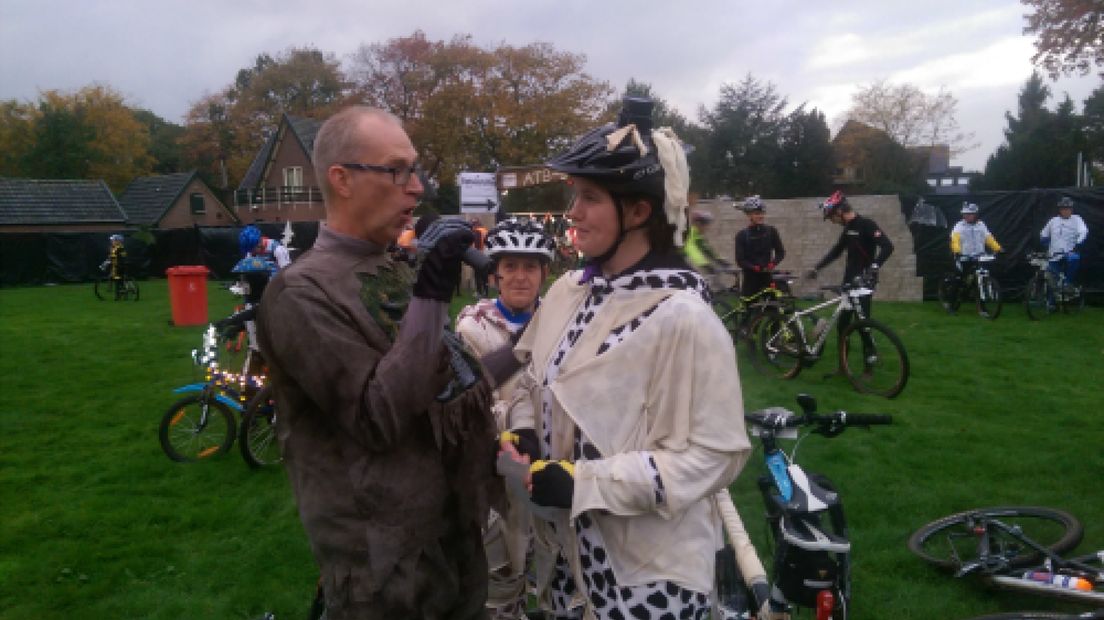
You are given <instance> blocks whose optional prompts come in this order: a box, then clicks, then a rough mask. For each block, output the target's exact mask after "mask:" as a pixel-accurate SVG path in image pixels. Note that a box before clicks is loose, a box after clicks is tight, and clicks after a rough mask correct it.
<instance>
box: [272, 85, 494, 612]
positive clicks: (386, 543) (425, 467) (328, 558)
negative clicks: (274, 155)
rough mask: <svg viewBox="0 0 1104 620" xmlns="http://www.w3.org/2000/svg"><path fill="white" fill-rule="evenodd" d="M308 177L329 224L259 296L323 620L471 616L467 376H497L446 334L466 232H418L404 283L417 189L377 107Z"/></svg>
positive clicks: (474, 480) (473, 427)
mask: <svg viewBox="0 0 1104 620" xmlns="http://www.w3.org/2000/svg"><path fill="white" fill-rule="evenodd" d="M313 165H314V172H315V176H316V178H317V182H318V184H319V186H320V187H321V189H322V194H323V199H324V201H325V205H326V223H325V226H324V227H322V228H321V229H320V230H319V233H318V239H317V240H316V241H315V244H314V247H313V248H312V249H311V250H310V251H308V252H306V253H305V254H304V255H303V256H302V257H301V258H300V259H299V260H298V261H296V262H295V263H294V264H292V265H291V266H290V267H289V268H288V269H286V270H284V271H281V272H280V273H279V274H278V275H277V276H276V277H275V278H274V279H273V281H272V282H271V283H270V284H269V286H268V288H267V290H266V291H265V295H264V302H263V303H262V304H261V312H260V321H259V338H260V343H261V350H262V352H263V353H264V355H265V358H266V359H267V360H268V362H269V365H270V368H269V370H270V376H271V378H272V384H273V386H274V389H275V400H276V402H278V403H279V406H280V426H279V429H278V437H279V441H280V448H281V451H282V452H283V456H284V464H285V466H286V468H287V472H288V477H289V478H290V481H291V486H292V490H293V491H294V493H295V498H296V502H297V504H298V508H299V516H300V518H301V519H302V521H303V526H304V529H305V530H306V533H307V536H308V538H309V539H310V543H311V549H312V551H313V553H314V557H315V560H316V561H317V562H318V565H319V568H320V571H321V574H322V578H321V591H322V595H323V598H324V602H325V607H326V617H327V618H328V619H329V620H343V619H347V618H358V619H376V618H379V619H383V618H450V619H456V620H463V619H467V618H477V617H482V615H483V603H484V600H485V599H486V589H487V563H486V558H485V556H484V553H483V547H482V539H481V535H480V528H481V526H482V525H484V524H485V523H486V515H487V506H488V504H489V502H490V500H491V495H492V494H493V493H494V491H493V489H494V488H495V487H494V485H492V484H491V482H492V481H493V480H494V472H493V469H492V467H493V465H492V462H493V459H494V453H495V450H496V446H495V443H494V441H493V438H494V434H495V425H494V420H493V417H492V415H491V413H490V402H491V388H490V384H489V382H488V380H487V379H486V378H484V377H483V376H482V374H481V370H480V369H481V368H483V367H493V364H491V362H487V366H482V365H480V364H479V363H476V362H475V360H474V359H473V358H471V357H470V356H469V355H468V354H467V353H466V351H465V350H464V349H462V348H458V347H456V346H454V345H450V342H452V341H450V340H449V338H448V335H447V334H446V332H444V329H443V326H444V325H445V323H446V322H447V319H448V302H449V301H450V300H451V297H452V293H453V291H455V289H456V284H457V281H458V279H459V275H460V257H461V255H462V253H463V251H464V250H465V249H467V248H468V246H469V245H470V244H471V242H472V239H473V235H472V231H471V228H470V227H469V226H468V225H467V223H466V222H461V221H456V220H439V221H438V222H435V223H434V224H433V225H431V226H429V227H428V228H427V230H426V231H425V233H424V234H423V235H422V237H421V238H420V239H419V243H418V254H419V260H418V263H419V266H418V268H417V269H416V270H415V269H414V268H413V267H412V266H410V265H409V264H408V263H406V262H403V261H396V260H393V259H392V258H391V256H390V255H389V253H387V252H386V251H385V250H386V248H387V247H388V246H389V245H390V244H392V243H394V242H395V241H396V240H397V239H398V237H399V235H400V234H401V233H402V231H403V230H404V228H406V227H407V226H408V225H409V224H410V222H411V219H412V213H413V211H414V207H415V206H416V204H417V202H418V199H419V196H421V194H422V191H423V186H422V181H421V179H420V178H419V177H418V174H417V172H418V167H417V153H416V151H415V150H414V146H413V145H412V144H411V142H410V138H409V137H407V134H406V132H405V131H404V130H403V127H402V125H401V123H400V121H399V120H398V119H397V118H395V117H394V116H392V115H391V114H389V113H386V112H384V111H381V110H377V109H374V108H367V107H360V106H357V107H351V108H347V109H345V110H343V111H341V112H339V113H337V114H336V115H334V116H333V117H332V118H330V119H329V120H327V121H326V122H325V123H324V124H323V125H322V127H321V129H320V130H319V132H318V135H317V137H316V138H315V144H314V153H313ZM411 285H412V288H411ZM506 352H507V353H509V350H508V349H507V351H506ZM515 364H516V362H515ZM500 487H501V485H499V488H500Z"/></svg>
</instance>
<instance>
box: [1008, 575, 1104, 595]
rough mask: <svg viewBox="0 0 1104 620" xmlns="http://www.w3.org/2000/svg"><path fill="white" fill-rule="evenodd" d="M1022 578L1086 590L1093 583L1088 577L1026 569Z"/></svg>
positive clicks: (1090, 587)
mask: <svg viewBox="0 0 1104 620" xmlns="http://www.w3.org/2000/svg"><path fill="white" fill-rule="evenodd" d="M1023 578H1024V579H1027V580H1029V581H1037V582H1039V583H1049V584H1051V585H1055V586H1058V587H1061V588H1069V589H1071V590H1084V591H1086V592H1089V591H1092V589H1093V584H1092V582H1091V581H1089V580H1088V579H1082V578H1081V577H1074V576H1072V575H1057V574H1055V573H1047V572H1041V571H1028V572H1026V573H1024V574H1023Z"/></svg>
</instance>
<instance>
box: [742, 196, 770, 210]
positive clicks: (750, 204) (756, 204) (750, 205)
mask: <svg viewBox="0 0 1104 620" xmlns="http://www.w3.org/2000/svg"><path fill="white" fill-rule="evenodd" d="M742 208H743V210H744V213H750V212H752V211H766V210H767V205H765V204H763V199H762V198H760V197H759V196H758V195H755V196H748V197H747V198H744V204H743V206H742Z"/></svg>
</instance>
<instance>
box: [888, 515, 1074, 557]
mask: <svg viewBox="0 0 1104 620" xmlns="http://www.w3.org/2000/svg"><path fill="white" fill-rule="evenodd" d="M974 515H985V516H988V517H993V518H998V519H1000V520H1002V521H1006V522H1007V521H1009V520H1012V519H1015V522H1014V523H1015V525H1018V526H1020V527H1023V529H1024V532H1025V534H1026V535H1027V536H1028V537H1029V538H1032V539H1033V540H1035V542H1036V543H1039V544H1040V545H1042V546H1043V547H1045V548H1047V549H1049V550H1050V551H1052V552H1054V553H1065V552H1067V551H1069V550H1071V549H1073V548H1074V547H1076V546H1077V545H1078V544H1079V543H1080V542H1081V537H1082V536H1083V535H1084V533H1085V530H1084V527H1083V526H1082V525H1081V522H1080V521H1078V520H1077V518H1076V517H1074V516H1073V515H1071V514H1070V513H1068V512H1066V511H1064V510H1058V509H1056V508H1047V507H1045V506H992V507H989V508H978V509H976V510H967V511H964V512H959V513H956V514H953V515H949V516H946V517H943V518H941V519H936V520H935V521H932V522H931V523H928V524H927V525H924V526H923V527H921V528H920V529H918V530H916V531H915V532H913V534H912V536H910V537H909V539H908V549H909V551H911V552H912V553H914V554H915V555H916V556H918V557H919V558H920V559H922V560H924V561H925V562H927V563H929V564H931V565H933V566H935V567H936V568H940V569H942V570H947V571H954V570H957V569H958V568H959V566H960V565H961V563H962V561H963V560H967V559H968V560H974V559H977V542H976V540H977V539H976V534H974V533H973V532H972V531H969V530H967V527H966V521H967V518H968V517H973V516H974ZM1047 524H1049V525H1047ZM1044 528H1046V529H1045V530H1044ZM1054 528H1060V529H1058V531H1057V532H1051V531H1050V530H1052V529H1054ZM1030 530H1035V532H1034V533H1033V532H1032V531H1030ZM1041 533H1045V534H1047V540H1046V541H1041V540H1038V539H1037V538H1036V536H1039V535H1040V534H1041ZM944 536H945V538H946V540H945V541H939V542H937V541H936V539H937V538H940V537H944ZM1004 536H1005V535H1004V533H1003V532H1001V531H999V530H993V531H991V532H990V537H991V543H990V545H991V546H992V545H993V544H997V545H1002V544H1005V541H1004V540H1003V538H1004ZM956 538H957V539H961V540H963V541H964V544H962V545H959V546H958V547H956V546H955V540H954V539H956ZM998 538H999V539H1001V540H997V539H998ZM1050 539H1053V542H1051V540H1050ZM942 542H945V543H946V547H947V553H942V552H940V553H938V554H937V552H936V547H937V546H938V545H939V544H940V543H942ZM1007 542H1011V543H1014V544H1016V543H1018V541H1015V540H1011V541H1007ZM959 547H962V549H963V551H962V552H960V549H959ZM1017 547H1019V545H1018V544H1017ZM967 551H968V553H967ZM1041 560H1042V554H1041V553H1039V552H1037V551H1034V550H1029V551H1028V552H1027V553H1024V554H1022V555H1017V554H1015V552H1014V551H1013V555H1012V557H1010V558H1009V567H1010V568H1024V567H1028V566H1031V565H1032V564H1036V563H1038V562H1040V561H1041Z"/></svg>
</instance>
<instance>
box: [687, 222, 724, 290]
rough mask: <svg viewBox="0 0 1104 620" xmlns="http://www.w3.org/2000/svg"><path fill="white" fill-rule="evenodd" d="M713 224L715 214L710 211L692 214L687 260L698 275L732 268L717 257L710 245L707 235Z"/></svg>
mask: <svg viewBox="0 0 1104 620" xmlns="http://www.w3.org/2000/svg"><path fill="white" fill-rule="evenodd" d="M712 223H713V214H712V213H710V212H709V211H702V210H700V209H699V210H695V211H693V212H691V213H690V234H689V235H688V236H687V237H686V247H685V248H684V249H685V251H686V260H687V262H689V263H690V266H691V267H693V268H694V269H696V270H698V273H708V274H711V273H715V272H717V271H719V270H723V269H724V268H727V267H729V266H730V263H729V262H728V261H726V260H724V259H723V258H720V257H719V256H717V252H716V251H714V250H713V246H711V245H709V240H708V239H706V235H707V234H708V232H709V226H710V225H711V224H712Z"/></svg>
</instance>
